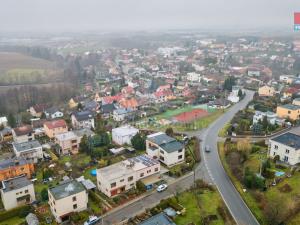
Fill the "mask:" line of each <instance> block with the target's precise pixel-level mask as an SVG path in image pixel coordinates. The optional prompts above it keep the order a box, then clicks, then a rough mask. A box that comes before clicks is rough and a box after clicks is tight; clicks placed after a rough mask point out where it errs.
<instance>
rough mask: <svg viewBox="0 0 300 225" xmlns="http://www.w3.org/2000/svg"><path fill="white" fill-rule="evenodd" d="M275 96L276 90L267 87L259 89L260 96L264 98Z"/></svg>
mask: <svg viewBox="0 0 300 225" xmlns="http://www.w3.org/2000/svg"><path fill="white" fill-rule="evenodd" d="M274 94H275V88H273V87H271V86H268V85H265V86H262V87H260V88H259V89H258V95H259V96H264V97H272V96H274Z"/></svg>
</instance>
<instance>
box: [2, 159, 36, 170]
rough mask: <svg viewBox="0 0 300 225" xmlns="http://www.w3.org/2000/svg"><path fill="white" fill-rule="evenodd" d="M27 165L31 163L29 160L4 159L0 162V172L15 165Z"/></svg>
mask: <svg viewBox="0 0 300 225" xmlns="http://www.w3.org/2000/svg"><path fill="white" fill-rule="evenodd" d="M27 163H32V162H31V161H30V160H26V159H23V158H12V159H4V160H1V161H0V170H3V169H6V168H9V167H13V166H16V165H20V166H22V165H25V164H27Z"/></svg>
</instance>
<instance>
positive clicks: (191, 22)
mask: <svg viewBox="0 0 300 225" xmlns="http://www.w3.org/2000/svg"><path fill="white" fill-rule="evenodd" d="M297 11H300V0H0V32H1V31H2V32H3V31H80V30H83V31H88V30H98V31H102V30H121V29H122V30H128V29H130V30H153V29H155V30H156V29H201V28H208V29H220V28H225V29H227V28H238V29H242V28H244V29H250V28H251V29H253V28H254V29H255V28H258V29H261V28H262V27H268V28H286V29H292V27H293V14H294V12H297Z"/></svg>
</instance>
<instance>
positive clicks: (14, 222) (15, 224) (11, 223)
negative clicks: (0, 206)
mask: <svg viewBox="0 0 300 225" xmlns="http://www.w3.org/2000/svg"><path fill="white" fill-rule="evenodd" d="M24 222H25V218H20V217H13V218H10V219H8V220H5V221H2V222H0V225H19V224H22V223H24Z"/></svg>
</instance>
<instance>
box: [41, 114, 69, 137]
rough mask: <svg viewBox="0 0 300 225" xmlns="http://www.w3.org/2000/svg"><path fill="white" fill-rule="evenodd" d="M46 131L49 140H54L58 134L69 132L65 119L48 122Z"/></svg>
mask: <svg viewBox="0 0 300 225" xmlns="http://www.w3.org/2000/svg"><path fill="white" fill-rule="evenodd" d="M44 131H45V134H46V135H47V136H48V137H49V138H54V136H55V135H57V134H61V133H65V132H67V131H68V126H67V123H66V121H64V120H63V119H59V120H52V121H47V122H45V123H44Z"/></svg>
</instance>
